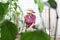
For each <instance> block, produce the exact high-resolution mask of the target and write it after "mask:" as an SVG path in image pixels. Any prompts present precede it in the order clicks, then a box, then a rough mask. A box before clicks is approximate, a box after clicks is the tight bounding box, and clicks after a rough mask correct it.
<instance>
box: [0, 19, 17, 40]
mask: <svg viewBox="0 0 60 40" xmlns="http://www.w3.org/2000/svg"><path fill="white" fill-rule="evenodd" d="M0 27H1V40H15V38H16V35H17V33H18V29H17V26H16V25H15V24H13V23H12V22H10V21H8V20H5V21H3V22H2V24H1V25H0Z"/></svg>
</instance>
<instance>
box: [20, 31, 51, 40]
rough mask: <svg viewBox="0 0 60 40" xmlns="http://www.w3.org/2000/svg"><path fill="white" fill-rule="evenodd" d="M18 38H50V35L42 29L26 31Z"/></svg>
mask: <svg viewBox="0 0 60 40" xmlns="http://www.w3.org/2000/svg"><path fill="white" fill-rule="evenodd" d="M20 40H50V36H49V35H48V34H47V33H46V32H44V31H43V30H36V31H32V32H31V31H28V32H24V33H23V35H21V37H20Z"/></svg>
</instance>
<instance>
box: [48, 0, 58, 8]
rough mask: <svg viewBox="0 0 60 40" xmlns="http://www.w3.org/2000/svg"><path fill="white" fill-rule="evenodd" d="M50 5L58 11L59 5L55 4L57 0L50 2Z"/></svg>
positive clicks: (49, 0) (50, 0)
mask: <svg viewBox="0 0 60 40" xmlns="http://www.w3.org/2000/svg"><path fill="white" fill-rule="evenodd" d="M48 3H49V5H50V7H52V8H54V9H56V8H57V3H56V2H55V0H48Z"/></svg>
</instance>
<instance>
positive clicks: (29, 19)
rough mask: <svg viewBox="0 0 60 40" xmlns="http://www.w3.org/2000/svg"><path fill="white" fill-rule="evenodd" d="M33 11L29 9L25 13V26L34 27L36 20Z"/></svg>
mask: <svg viewBox="0 0 60 40" xmlns="http://www.w3.org/2000/svg"><path fill="white" fill-rule="evenodd" d="M34 13H35V12H34V11H33V10H31V9H28V10H27V15H25V17H24V18H25V22H26V28H27V29H28V28H33V29H35V21H36V16H35V15H34Z"/></svg>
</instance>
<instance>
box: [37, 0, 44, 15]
mask: <svg viewBox="0 0 60 40" xmlns="http://www.w3.org/2000/svg"><path fill="white" fill-rule="evenodd" d="M38 9H39V12H40V14H41V13H42V12H43V9H44V5H43V4H42V2H41V1H40V0H38Z"/></svg>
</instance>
